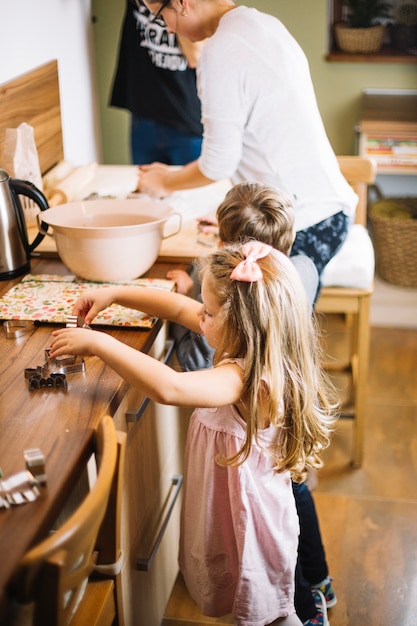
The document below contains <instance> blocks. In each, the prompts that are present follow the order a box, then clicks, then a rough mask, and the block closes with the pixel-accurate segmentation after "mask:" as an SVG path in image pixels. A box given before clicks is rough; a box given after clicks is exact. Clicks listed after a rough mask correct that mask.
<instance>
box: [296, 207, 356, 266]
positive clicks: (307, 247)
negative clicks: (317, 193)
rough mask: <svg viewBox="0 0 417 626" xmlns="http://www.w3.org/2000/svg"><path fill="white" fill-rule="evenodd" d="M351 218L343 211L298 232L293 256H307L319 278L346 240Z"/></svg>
mask: <svg viewBox="0 0 417 626" xmlns="http://www.w3.org/2000/svg"><path fill="white" fill-rule="evenodd" d="M348 225H349V218H348V217H347V215H345V214H344V213H343V212H342V211H340V213H336V214H335V215H332V216H331V217H328V218H327V219H325V220H323V221H322V222H319V223H318V224H314V226H310V227H309V228H306V229H305V230H300V231H298V232H297V236H296V238H295V241H294V243H293V246H292V249H291V256H295V255H296V254H305V255H306V256H308V257H310V259H311V260H312V261H313V263H314V265H315V266H316V267H317V271H318V273H319V277H320V276H321V274H322V272H323V270H324V268H325V266H326V265H327V263H328V262H329V261H330V259H331V258H332V257H333V256H334V255H335V254H336V252H337V251H338V250H339V248H340V247H341V245H342V243H343V242H344V240H345V239H346V235H347V230H348Z"/></svg>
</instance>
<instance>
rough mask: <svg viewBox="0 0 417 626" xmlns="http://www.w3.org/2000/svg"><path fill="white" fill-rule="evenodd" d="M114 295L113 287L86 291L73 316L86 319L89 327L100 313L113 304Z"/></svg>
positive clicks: (78, 301) (76, 304) (74, 308)
mask: <svg viewBox="0 0 417 626" xmlns="http://www.w3.org/2000/svg"><path fill="white" fill-rule="evenodd" d="M113 302H114V295H113V291H112V288H111V287H101V288H99V289H90V290H89V291H85V292H84V293H83V294H82V295H81V296H80V297H79V298H78V300H77V301H76V302H75V304H74V306H73V309H72V314H73V315H79V316H81V317H83V318H84V320H85V323H86V324H87V325H89V324H91V322H92V321H93V319H94V318H95V317H97V315H98V314H99V313H100V311H103V309H106V308H107V307H108V306H110V305H111V304H113Z"/></svg>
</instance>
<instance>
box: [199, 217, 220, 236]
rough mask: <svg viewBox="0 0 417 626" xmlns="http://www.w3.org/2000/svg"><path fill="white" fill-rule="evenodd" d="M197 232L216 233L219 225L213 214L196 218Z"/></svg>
mask: <svg viewBox="0 0 417 626" xmlns="http://www.w3.org/2000/svg"><path fill="white" fill-rule="evenodd" d="M197 232H199V233H213V234H215V235H218V233H219V225H218V222H217V219H216V216H215V215H205V216H204V217H198V218H197Z"/></svg>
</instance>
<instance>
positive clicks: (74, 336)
mask: <svg viewBox="0 0 417 626" xmlns="http://www.w3.org/2000/svg"><path fill="white" fill-rule="evenodd" d="M101 335H104V333H100V332H98V331H96V330H90V329H87V328H61V329H59V330H54V331H53V333H52V337H53V338H52V342H51V345H50V356H51V357H52V358H55V357H59V356H63V355H64V354H71V355H74V356H94V355H95V348H94V347H95V345H96V343H97V341H100V338H101V337H100V336H101Z"/></svg>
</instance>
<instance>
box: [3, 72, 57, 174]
mask: <svg viewBox="0 0 417 626" xmlns="http://www.w3.org/2000/svg"><path fill="white" fill-rule="evenodd" d="M22 122H27V123H28V124H30V125H31V126H33V128H34V131H35V142H36V146H37V149H38V154H39V161H40V166H41V171H42V174H44V173H45V172H47V171H48V170H49V169H50V168H51V167H53V166H54V165H56V164H57V163H58V162H59V161H61V160H62V159H63V158H64V151H63V143H62V126H61V106H60V98H59V82H58V63H57V61H51V62H49V63H46V64H45V65H41V66H40V67H37V68H35V69H34V70H31V71H30V72H27V73H26V74H22V75H21V76H18V77H17V78H15V79H14V80H11V81H9V82H7V83H4V84H3V85H0V159H1V155H2V154H3V146H4V141H5V132H6V128H17V126H19V124H21V123H22ZM0 166H1V162H0Z"/></svg>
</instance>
